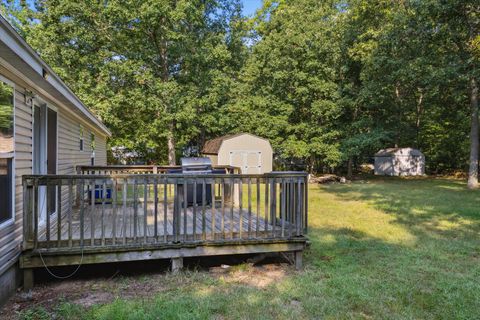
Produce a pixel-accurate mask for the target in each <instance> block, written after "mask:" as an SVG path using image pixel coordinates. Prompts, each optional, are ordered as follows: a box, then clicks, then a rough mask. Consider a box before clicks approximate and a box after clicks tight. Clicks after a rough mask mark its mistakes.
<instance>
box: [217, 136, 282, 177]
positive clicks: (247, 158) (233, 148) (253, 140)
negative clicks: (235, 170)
mask: <svg viewBox="0 0 480 320" xmlns="http://www.w3.org/2000/svg"><path fill="white" fill-rule="evenodd" d="M255 153H257V154H258V153H261V158H260V160H261V161H260V166H261V167H260V168H259V169H256V166H257V162H258V158H257V156H255V155H254V154H255ZM244 154H246V155H244ZM272 163H273V150H272V147H271V146H270V143H269V142H268V141H267V140H265V139H262V138H259V137H255V136H253V135H250V134H243V135H240V136H236V137H233V138H230V139H227V140H224V141H223V142H222V145H221V147H220V150H219V151H218V164H219V165H232V166H235V167H241V169H242V173H245V174H256V173H266V172H271V171H272ZM244 165H247V166H248V168H247V169H246V168H244Z"/></svg>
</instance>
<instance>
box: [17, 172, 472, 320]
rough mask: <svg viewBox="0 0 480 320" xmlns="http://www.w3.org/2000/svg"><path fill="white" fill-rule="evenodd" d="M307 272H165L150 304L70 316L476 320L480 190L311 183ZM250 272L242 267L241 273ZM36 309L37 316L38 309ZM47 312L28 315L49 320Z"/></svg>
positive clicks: (72, 308)
mask: <svg viewBox="0 0 480 320" xmlns="http://www.w3.org/2000/svg"><path fill="white" fill-rule="evenodd" d="M309 196H310V199H309V209H310V211H309V213H310V215H309V226H310V230H309V238H310V240H311V247H310V249H309V250H308V251H307V253H306V257H305V270H304V271H302V272H294V271H293V270H291V271H290V272H288V273H287V275H286V276H284V277H282V278H281V279H279V280H278V281H274V282H272V283H271V284H269V285H268V286H266V287H264V288H259V287H257V286H252V285H248V284H246V283H244V282H235V281H227V280H226V279H225V278H223V277H218V276H217V277H215V276H213V275H212V274H210V273H208V272H196V271H194V272H185V273H183V274H180V275H178V276H172V275H166V276H165V277H164V280H162V285H163V286H165V287H166V290H163V291H161V292H160V293H157V294H155V295H154V296H153V297H151V298H143V299H133V300H131V299H129V300H121V299H118V300H115V301H113V302H111V303H108V304H104V305H95V306H93V307H91V308H88V309H85V308H82V307H80V306H78V305H75V304H72V303H68V302H63V303H60V304H59V306H58V307H57V308H56V309H55V310H54V313H55V314H56V316H57V317H59V318H68V319H92V318H93V319H192V318H197V319H210V318H218V319H247V318H249V319H290V318H297V319H318V318H325V319H350V318H354V319H358V318H360V319H363V318H365V319H371V318H373V319H476V318H479V316H480V192H479V191H469V190H467V189H466V186H465V183H463V182H461V181H456V180H440V179H437V180H433V179H420V180H418V179H412V180H411V179H374V180H367V181H358V182H354V183H352V184H348V185H339V184H336V185H329V186H311V188H310V193H309ZM241 269H242V268H239V270H240V271H238V272H241ZM37 312H38V313H37ZM45 312H46V311H45V310H44V309H31V310H28V311H24V312H23V313H22V316H23V317H24V318H27V319H29V318H31V319H43V317H44V316H46V317H47V316H48V315H47V314H45Z"/></svg>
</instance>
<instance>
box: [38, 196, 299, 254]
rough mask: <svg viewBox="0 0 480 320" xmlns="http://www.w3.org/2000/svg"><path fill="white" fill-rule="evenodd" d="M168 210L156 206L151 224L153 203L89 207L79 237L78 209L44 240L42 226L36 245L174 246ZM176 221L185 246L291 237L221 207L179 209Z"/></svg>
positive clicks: (262, 219) (54, 226) (249, 214)
mask: <svg viewBox="0 0 480 320" xmlns="http://www.w3.org/2000/svg"><path fill="white" fill-rule="evenodd" d="M166 208H167V210H166V211H165V210H164V209H165V207H164V206H163V205H159V206H158V211H157V217H156V218H155V214H154V211H155V210H154V209H155V208H154V204H153V203H147V205H145V203H139V204H138V206H137V208H136V209H135V208H134V207H132V206H130V207H126V208H119V209H116V211H115V210H114V209H113V208H112V205H111V204H108V205H105V207H104V208H102V207H101V206H95V207H94V208H88V207H87V208H86V209H85V212H84V215H85V223H84V226H83V232H82V226H81V219H80V208H73V210H72V214H71V217H64V218H63V219H62V221H61V226H60V228H58V225H57V224H56V222H55V221H54V223H52V224H51V227H50V234H49V235H48V237H47V232H46V229H45V226H44V225H40V226H39V228H40V229H39V231H40V232H39V237H38V241H39V243H40V244H41V246H42V247H58V246H59V244H62V245H61V246H62V247H63V246H65V245H64V244H63V243H64V241H67V239H70V240H71V241H72V244H71V246H78V245H81V244H80V241H81V240H82V239H83V241H84V243H83V246H87V247H88V246H90V245H92V244H94V245H99V244H123V243H125V242H127V243H128V242H131V241H133V240H134V239H140V242H142V241H141V239H143V240H145V241H144V242H145V243H156V242H159V241H162V242H165V241H167V242H168V241H172V240H173V237H174V224H175V222H176V221H174V219H175V215H174V206H173V204H172V203H169V204H168V205H167V207H166ZM135 211H137V212H136V213H135ZM145 213H146V214H145ZM102 217H103V218H102ZM179 218H180V221H178V222H179V224H180V228H179V233H178V237H179V238H180V239H182V240H184V241H185V240H189V241H192V240H193V241H195V240H214V239H217V240H218V239H226V240H227V239H231V240H232V239H233V240H234V239H244V238H246V239H249V238H250V239H251V238H253V237H255V238H258V237H263V238H269V237H273V236H274V235H281V234H282V232H283V234H289V233H290V234H291V233H292V232H293V229H292V227H293V226H291V225H290V224H289V223H288V222H286V223H284V224H283V229H282V223H281V222H280V221H277V223H276V224H275V228H274V226H273V224H272V223H267V222H266V221H267V220H268V218H267V217H265V216H264V215H263V216H260V215H257V214H256V213H255V212H248V211H246V210H242V211H240V209H239V208H232V207H224V208H223V210H222V207H221V206H220V204H219V203H217V204H216V205H215V209H214V210H212V207H211V206H206V207H205V211H204V212H203V211H202V207H201V206H198V205H197V206H196V207H195V208H194V207H193V206H189V207H187V208H186V209H185V208H181V212H180V214H179ZM101 221H103V223H101ZM59 230H60V237H58V231H59ZM92 231H93V232H92ZM69 234H71V235H69ZM82 234H83V236H82Z"/></svg>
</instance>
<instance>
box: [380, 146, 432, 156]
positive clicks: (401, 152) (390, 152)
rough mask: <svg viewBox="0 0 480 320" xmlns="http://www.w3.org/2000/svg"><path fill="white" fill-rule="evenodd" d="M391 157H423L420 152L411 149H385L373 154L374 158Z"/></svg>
mask: <svg viewBox="0 0 480 320" xmlns="http://www.w3.org/2000/svg"><path fill="white" fill-rule="evenodd" d="M391 156H423V153H422V152H421V151H420V150H418V149H413V148H386V149H381V150H379V151H378V152H377V153H375V157H391Z"/></svg>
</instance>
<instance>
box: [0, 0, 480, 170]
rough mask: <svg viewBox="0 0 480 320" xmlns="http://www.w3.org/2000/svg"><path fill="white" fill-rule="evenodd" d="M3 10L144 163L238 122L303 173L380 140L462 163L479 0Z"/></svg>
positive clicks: (116, 139)
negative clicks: (248, 15)
mask: <svg viewBox="0 0 480 320" xmlns="http://www.w3.org/2000/svg"><path fill="white" fill-rule="evenodd" d="M2 4H3V6H0V7H1V8H2V9H1V10H2V12H4V13H5V14H7V15H8V17H9V18H10V20H11V21H12V22H13V24H14V26H15V27H16V28H17V29H18V30H19V31H20V32H21V34H22V35H23V36H24V37H26V39H27V41H28V42H29V43H30V44H31V45H32V46H33V47H34V48H35V49H36V50H38V52H39V53H40V54H41V56H42V57H43V58H44V59H45V60H46V61H47V62H48V63H49V64H50V65H52V66H53V67H54V69H55V71H56V72H58V73H59V75H60V76H61V77H62V78H64V79H65V80H66V82H67V83H68V84H69V85H70V86H71V87H72V88H73V89H74V91H75V92H76V93H77V94H78V95H79V96H80V98H81V99H82V100H83V101H85V102H86V104H87V105H89V106H91V108H92V110H93V111H94V112H95V113H96V114H97V115H98V116H99V117H101V118H102V120H103V121H104V122H105V123H106V124H107V125H108V126H109V127H110V128H111V130H112V132H113V138H112V139H111V141H110V145H111V146H126V147H127V148H131V149H135V150H137V152H139V153H141V154H143V155H144V156H145V157H146V158H147V159H148V160H149V161H155V162H166V161H167V153H168V149H169V147H168V145H170V144H172V146H173V148H175V150H176V152H177V154H180V153H182V152H183V151H184V150H186V149H187V148H188V147H197V148H199V147H201V146H202V144H203V143H204V141H205V140H206V139H209V138H213V137H215V136H218V135H221V134H225V133H232V132H242V131H247V132H252V133H256V134H258V135H260V136H263V137H266V138H269V139H270V141H271V142H272V145H273V147H274V149H275V153H276V156H277V158H278V159H280V160H284V161H286V162H288V161H290V160H301V162H303V163H304V164H305V165H306V168H307V169H308V170H310V171H324V170H329V171H331V170H342V169H344V168H345V164H346V163H347V162H348V163H350V164H357V165H359V164H361V163H363V162H365V161H371V160H372V155H373V153H374V152H375V151H377V150H378V149H380V148H385V147H393V146H399V147H410V146H411V147H417V148H419V149H421V150H422V151H424V153H425V154H426V159H427V168H428V169H429V170H430V171H445V170H452V169H463V168H465V167H466V164H467V161H468V154H469V144H468V135H469V131H470V129H469V128H470V107H469V99H470V96H469V95H470V91H469V90H470V88H469V82H470V81H471V79H478V77H479V72H480V68H479V66H480V63H479V61H480V35H479V34H480V33H479V28H480V27H479V25H480V22H479V21H480V18H479V13H478V12H479V10H478V4H477V1H474V0H462V1H460V0H447V1H441V2H439V1H435V0H428V1H387V0H372V1H370V0H368V1H367V0H343V1H333V0H331V1H315V0H296V1H291V0H279V1H273V0H272V1H270V0H269V1H264V2H263V6H262V8H261V9H260V10H258V11H257V14H256V16H255V17H253V18H252V19H250V20H246V19H245V18H244V17H242V15H241V4H240V1H227V0H218V1H215V0H208V1H200V0H194V1H187V0H182V1H174V2H172V1H166V0H162V1H153V0H151V1H150V0H149V1H139V0H128V1H107V2H92V1H83V2H77V1H73V0H65V1H58V0H43V1H35V2H34V4H35V8H34V9H32V7H31V6H28V5H26V4H25V2H23V1H18V0H17V1H16V0H3V1H2ZM348 160H350V161H348Z"/></svg>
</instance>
